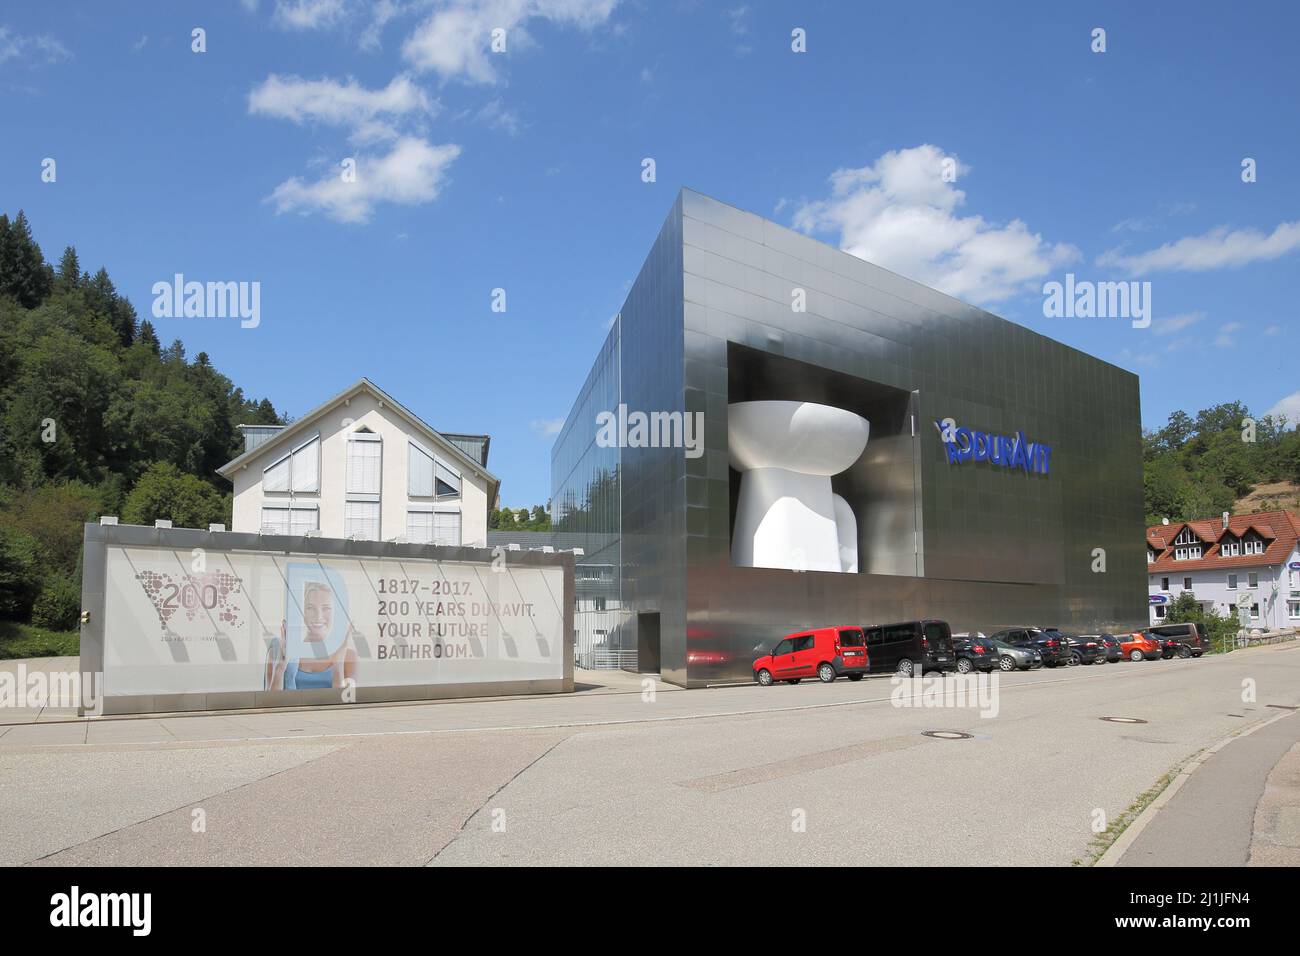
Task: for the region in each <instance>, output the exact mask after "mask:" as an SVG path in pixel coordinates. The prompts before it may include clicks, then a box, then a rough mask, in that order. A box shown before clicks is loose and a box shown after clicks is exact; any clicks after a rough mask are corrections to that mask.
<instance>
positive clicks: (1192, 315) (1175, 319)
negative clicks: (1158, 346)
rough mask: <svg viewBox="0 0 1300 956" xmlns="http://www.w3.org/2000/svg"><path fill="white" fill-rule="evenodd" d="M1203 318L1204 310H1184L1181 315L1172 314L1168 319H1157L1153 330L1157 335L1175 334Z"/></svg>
mask: <svg viewBox="0 0 1300 956" xmlns="http://www.w3.org/2000/svg"><path fill="white" fill-rule="evenodd" d="M1203 318H1205V313H1204V312H1184V313H1182V314H1181V315H1171V316H1170V317H1169V318H1167V319H1160V320H1159V321H1157V322H1156V323H1155V329H1154V330H1153V331H1154V332H1155V333H1156V335H1173V334H1174V333H1175V332H1181V331H1182V330H1183V329H1185V328H1187V327H1188V326H1190V325H1195V324H1196V323H1197V322H1200V321H1201V320H1202V319H1203Z"/></svg>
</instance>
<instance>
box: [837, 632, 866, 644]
mask: <svg viewBox="0 0 1300 956" xmlns="http://www.w3.org/2000/svg"><path fill="white" fill-rule="evenodd" d="M840 643H841V644H843V645H844V646H845V647H861V646H862V645H863V644H865V643H866V641H865V640H864V639H863V637H862V632H861V631H859V630H858V629H857V628H847V629H845V630H843V631H840Z"/></svg>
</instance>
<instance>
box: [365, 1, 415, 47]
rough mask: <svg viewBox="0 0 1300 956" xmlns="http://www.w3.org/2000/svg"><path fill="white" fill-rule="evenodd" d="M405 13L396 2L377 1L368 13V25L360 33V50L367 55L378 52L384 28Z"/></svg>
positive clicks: (404, 9) (403, 8)
mask: <svg viewBox="0 0 1300 956" xmlns="http://www.w3.org/2000/svg"><path fill="white" fill-rule="evenodd" d="M405 12H406V8H405V7H403V6H402V5H401V4H400V3H398V2H397V0H378V2H377V3H376V4H375V5H374V7H373V9H372V10H371V11H370V23H369V24H367V26H366V28H365V29H364V30H363V31H361V39H360V41H359V42H360V45H361V49H363V50H365V51H367V52H369V53H374V52H376V51H378V50H379V49H380V48H381V46H382V44H381V43H380V38H381V37H382V36H383V33H384V27H386V26H388V24H389V22H390V21H392V20H394V19H396V18H397V17H399V16H401V15H402V14H403V13H405Z"/></svg>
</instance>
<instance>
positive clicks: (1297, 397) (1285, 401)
mask: <svg viewBox="0 0 1300 956" xmlns="http://www.w3.org/2000/svg"><path fill="white" fill-rule="evenodd" d="M1268 414H1269V415H1272V416H1273V417H1274V418H1277V417H1278V416H1279V415H1285V416H1286V420H1287V421H1288V422H1290V423H1291V425H1292V426H1293V427H1294V426H1295V425H1296V424H1297V423H1300V392H1292V393H1291V394H1290V395H1287V396H1286V397H1285V398H1281V399H1279V400H1278V403H1277V404H1276V405H1274V406H1273V407H1272V408H1270V409H1269V410H1268Z"/></svg>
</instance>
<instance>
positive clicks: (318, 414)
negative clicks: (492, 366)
mask: <svg viewBox="0 0 1300 956" xmlns="http://www.w3.org/2000/svg"><path fill="white" fill-rule="evenodd" d="M240 427H241V429H242V430H243V432H244V452H243V454H241V455H240V456H239V457H238V458H236V459H234V460H233V461H231V462H229V463H227V464H225V465H223V466H222V467H221V468H219V469H218V472H219V473H220V474H221V475H222V476H224V477H226V478H228V479H229V480H230V481H231V482H232V483H233V484H234V486H235V493H234V509H233V516H232V528H231V530H233V531H242V532H250V533H254V534H256V533H259V532H260V533H263V534H293V535H297V534H308V533H314V534H319V535H320V536H321V537H325V538H356V539H359V540H367V541H393V540H402V541H406V542H410V543H413V544H446V545H466V546H473V547H485V546H486V544H487V528H488V513H489V511H490V510H491V509H492V508H494V507H495V506H496V501H497V494H498V491H499V489H500V486H501V482H500V480H499V479H497V478H496V477H495V476H493V475H492V474H491V472H489V471H488V470H487V456H488V446H489V441H490V439H489V438H488V436H486V435H452V434H444V433H441V432H438V431H436V430H435V429H433V428H432V427H430V426H429V425H428V424H426V423H425V422H423V421H421V420H420V419H419V418H418V417H416V416H415V415H414V414H412V413H411V412H410V411H409V410H407V409H406V408H404V407H403V406H402V405H401V404H399V403H398V402H396V401H395V400H394V399H393V398H392V397H391V396H389V395H387V394H386V393H385V392H384V391H383V390H382V389H380V388H379V387H378V386H376V385H375V384H374V383H373V382H371V381H369V380H368V379H364V378H363V379H361V380H360V381H358V382H356V383H355V384H354V385H352V386H351V387H350V388H347V389H345V390H344V391H342V392H340V393H339V394H338V395H335V396H334V397H333V398H331V399H330V400H329V401H327V402H325V404H323V405H321V406H320V407H318V408H316V409H313V410H312V411H310V412H308V413H307V414H305V415H303V416H302V417H301V418H299V419H298V420H297V421H295V422H293V423H292V424H290V425H272V426H266V425H247V426H240Z"/></svg>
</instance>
